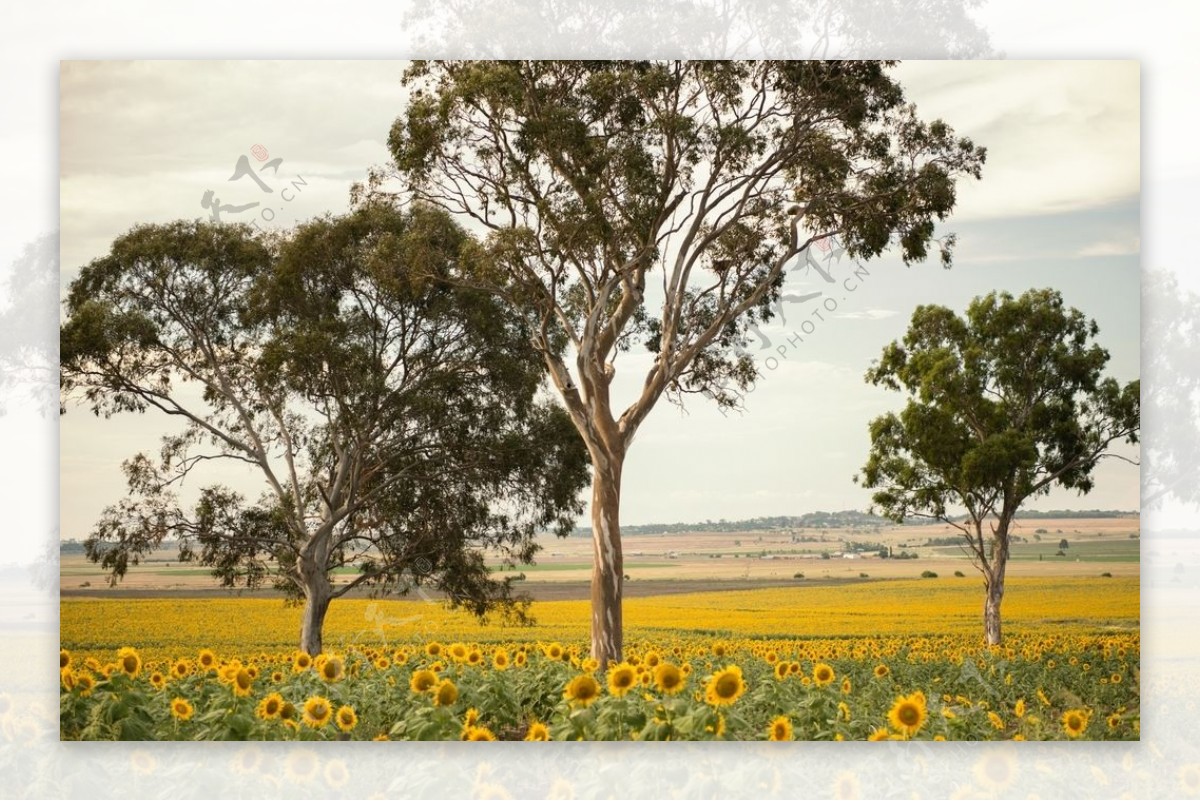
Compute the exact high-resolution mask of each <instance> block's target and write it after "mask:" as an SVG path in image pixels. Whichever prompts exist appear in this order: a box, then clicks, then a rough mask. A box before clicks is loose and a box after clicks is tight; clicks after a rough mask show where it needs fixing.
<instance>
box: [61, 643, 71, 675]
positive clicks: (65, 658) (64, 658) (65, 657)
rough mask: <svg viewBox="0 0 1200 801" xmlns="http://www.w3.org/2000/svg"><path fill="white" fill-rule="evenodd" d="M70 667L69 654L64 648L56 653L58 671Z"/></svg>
mask: <svg viewBox="0 0 1200 801" xmlns="http://www.w3.org/2000/svg"><path fill="white" fill-rule="evenodd" d="M70 666H71V652H70V651H68V650H66V649H65V648H64V649H62V650H60V651H59V652H58V669H59V670H64V669H65V668H69V667H70Z"/></svg>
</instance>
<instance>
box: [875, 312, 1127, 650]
mask: <svg viewBox="0 0 1200 801" xmlns="http://www.w3.org/2000/svg"><path fill="white" fill-rule="evenodd" d="M1098 332H1099V328H1098V327H1097V325H1096V323H1095V321H1093V320H1088V319H1087V318H1086V317H1085V316H1084V315H1083V313H1082V312H1080V311H1079V310H1078V309H1072V308H1068V307H1066V306H1065V305H1064V303H1063V299H1062V295H1061V294H1060V293H1059V292H1058V291H1056V290H1052V289H1040V290H1029V291H1028V292H1026V293H1024V294H1023V295H1021V296H1020V297H1019V298H1014V297H1013V296H1012V295H1010V294H1008V293H999V294H997V293H995V292H993V293H991V294H989V295H986V296H984V297H981V298H976V299H975V300H974V301H972V303H971V305H970V306H969V307H968V308H967V312H966V315H965V316H963V317H959V316H958V315H957V314H955V313H954V312H953V311H952V310H951V309H948V308H946V307H945V306H935V305H929V306H919V307H918V308H917V310H916V311H915V312H913V316H912V323H911V325H910V326H909V329H908V333H907V334H905V336H904V340H903V341H902V342H893V343H891V344H890V345H888V346H887V347H886V348H884V351H883V355H882V356H881V357H880V359H879V361H878V362H877V363H876V364H875V365H874V366H872V368H871V369H870V371H869V372H868V373H867V381H868V382H870V383H872V384H875V385H877V386H882V387H887V388H888V389H892V390H896V391H899V392H903V393H905V394H906V395H907V402H906V404H905V406H904V408H903V409H902V410H901V411H900V412H899V413H890V414H885V415H882V416H880V417H877V418H876V419H875V420H873V421H872V422H871V424H870V431H871V453H870V457H869V458H868V460H867V464H866V466H865V467H864V468H863V470H862V474H861V480H862V482H863V484H864V485H865V486H867V487H870V488H873V489H876V490H877V492H875V494H874V496H873V499H874V502H875V505H876V507H877V508H878V509H879V510H880V511H882V512H883V514H884V515H885V516H887V517H890V518H892V519H894V520H896V521H902V520H904V519H906V518H911V517H917V518H921V517H924V518H930V519H934V520H939V521H942V522H944V523H946V524H948V525H950V526H953V527H954V528H956V529H958V531H959V532H960V533H961V534H962V536H963V545H964V548H965V549H966V551H967V553H968V555H969V556H970V557H971V559H972V561H973V562H974V564H975V567H976V568H977V569H978V570H979V571H980V573H982V574H983V582H984V605H983V628H984V640H985V642H986V643H987V644H989V645H996V644H999V642H1000V639H1001V625H1000V605H1001V602H1002V601H1003V600H1004V575H1005V570H1006V568H1007V566H1008V555H1009V537H1010V532H1011V526H1012V521H1013V518H1014V517H1015V516H1016V514H1017V511H1018V510H1019V509H1020V508H1021V506H1022V505H1023V504H1024V503H1025V502H1026V501H1028V500H1030V499H1031V498H1037V497H1038V496H1041V495H1045V494H1046V493H1048V492H1050V490H1051V489H1053V488H1055V487H1065V488H1067V489H1073V490H1077V491H1079V492H1080V493H1081V494H1083V493H1087V492H1089V491H1091V489H1092V486H1093V483H1094V481H1093V477H1092V473H1093V471H1094V470H1095V468H1096V465H1097V464H1099V463H1100V461H1101V460H1103V459H1106V458H1119V459H1121V458H1123V459H1128V458H1129V457H1127V456H1122V455H1121V454H1119V453H1116V452H1114V451H1113V450H1112V448H1111V446H1112V445H1113V443H1118V442H1121V441H1124V442H1126V443H1128V444H1135V443H1137V441H1138V432H1139V430H1140V428H1141V417H1140V413H1141V396H1140V391H1141V384H1140V382H1139V381H1136V380H1135V381H1130V382H1128V383H1126V384H1124V385H1121V384H1119V383H1118V382H1117V381H1116V379H1114V378H1104V377H1103V370H1104V367H1105V365H1106V364H1107V363H1108V359H1109V355H1108V351H1106V350H1105V349H1104V348H1102V347H1100V346H1099V345H1098V344H1096V342H1095V337H1096V335H1097V333H1098ZM1064 542H1065V540H1064Z"/></svg>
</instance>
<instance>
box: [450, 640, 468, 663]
mask: <svg viewBox="0 0 1200 801" xmlns="http://www.w3.org/2000/svg"><path fill="white" fill-rule="evenodd" d="M449 653H450V658H451V659H453V660H454V661H455V662H465V661H467V654H468V653H469V652H468V651H467V646H465V645H463V644H462V643H461V642H456V643H453V644H452V645H451V646H450V648H449Z"/></svg>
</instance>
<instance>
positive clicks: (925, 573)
mask: <svg viewBox="0 0 1200 801" xmlns="http://www.w3.org/2000/svg"><path fill="white" fill-rule="evenodd" d="M921 578H937V573H934V572H933V571H932V570H923V571H921Z"/></svg>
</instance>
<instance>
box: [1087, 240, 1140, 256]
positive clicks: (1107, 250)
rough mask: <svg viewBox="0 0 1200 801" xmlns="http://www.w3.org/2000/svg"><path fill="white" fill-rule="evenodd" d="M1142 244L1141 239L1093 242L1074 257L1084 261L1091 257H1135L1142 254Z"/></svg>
mask: <svg viewBox="0 0 1200 801" xmlns="http://www.w3.org/2000/svg"><path fill="white" fill-rule="evenodd" d="M1141 249H1142V242H1141V240H1140V239H1139V238H1137V237H1134V238H1133V239H1120V240H1116V239H1110V240H1104V241H1101V242H1093V243H1092V244H1090V245H1086V246H1084V247H1082V248H1080V249H1079V250H1077V251H1076V252H1075V253H1074V254H1073V255H1074V256H1075V258H1077V259H1084V258H1088V257H1090V256H1135V255H1137V254H1138V253H1140V252H1141Z"/></svg>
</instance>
